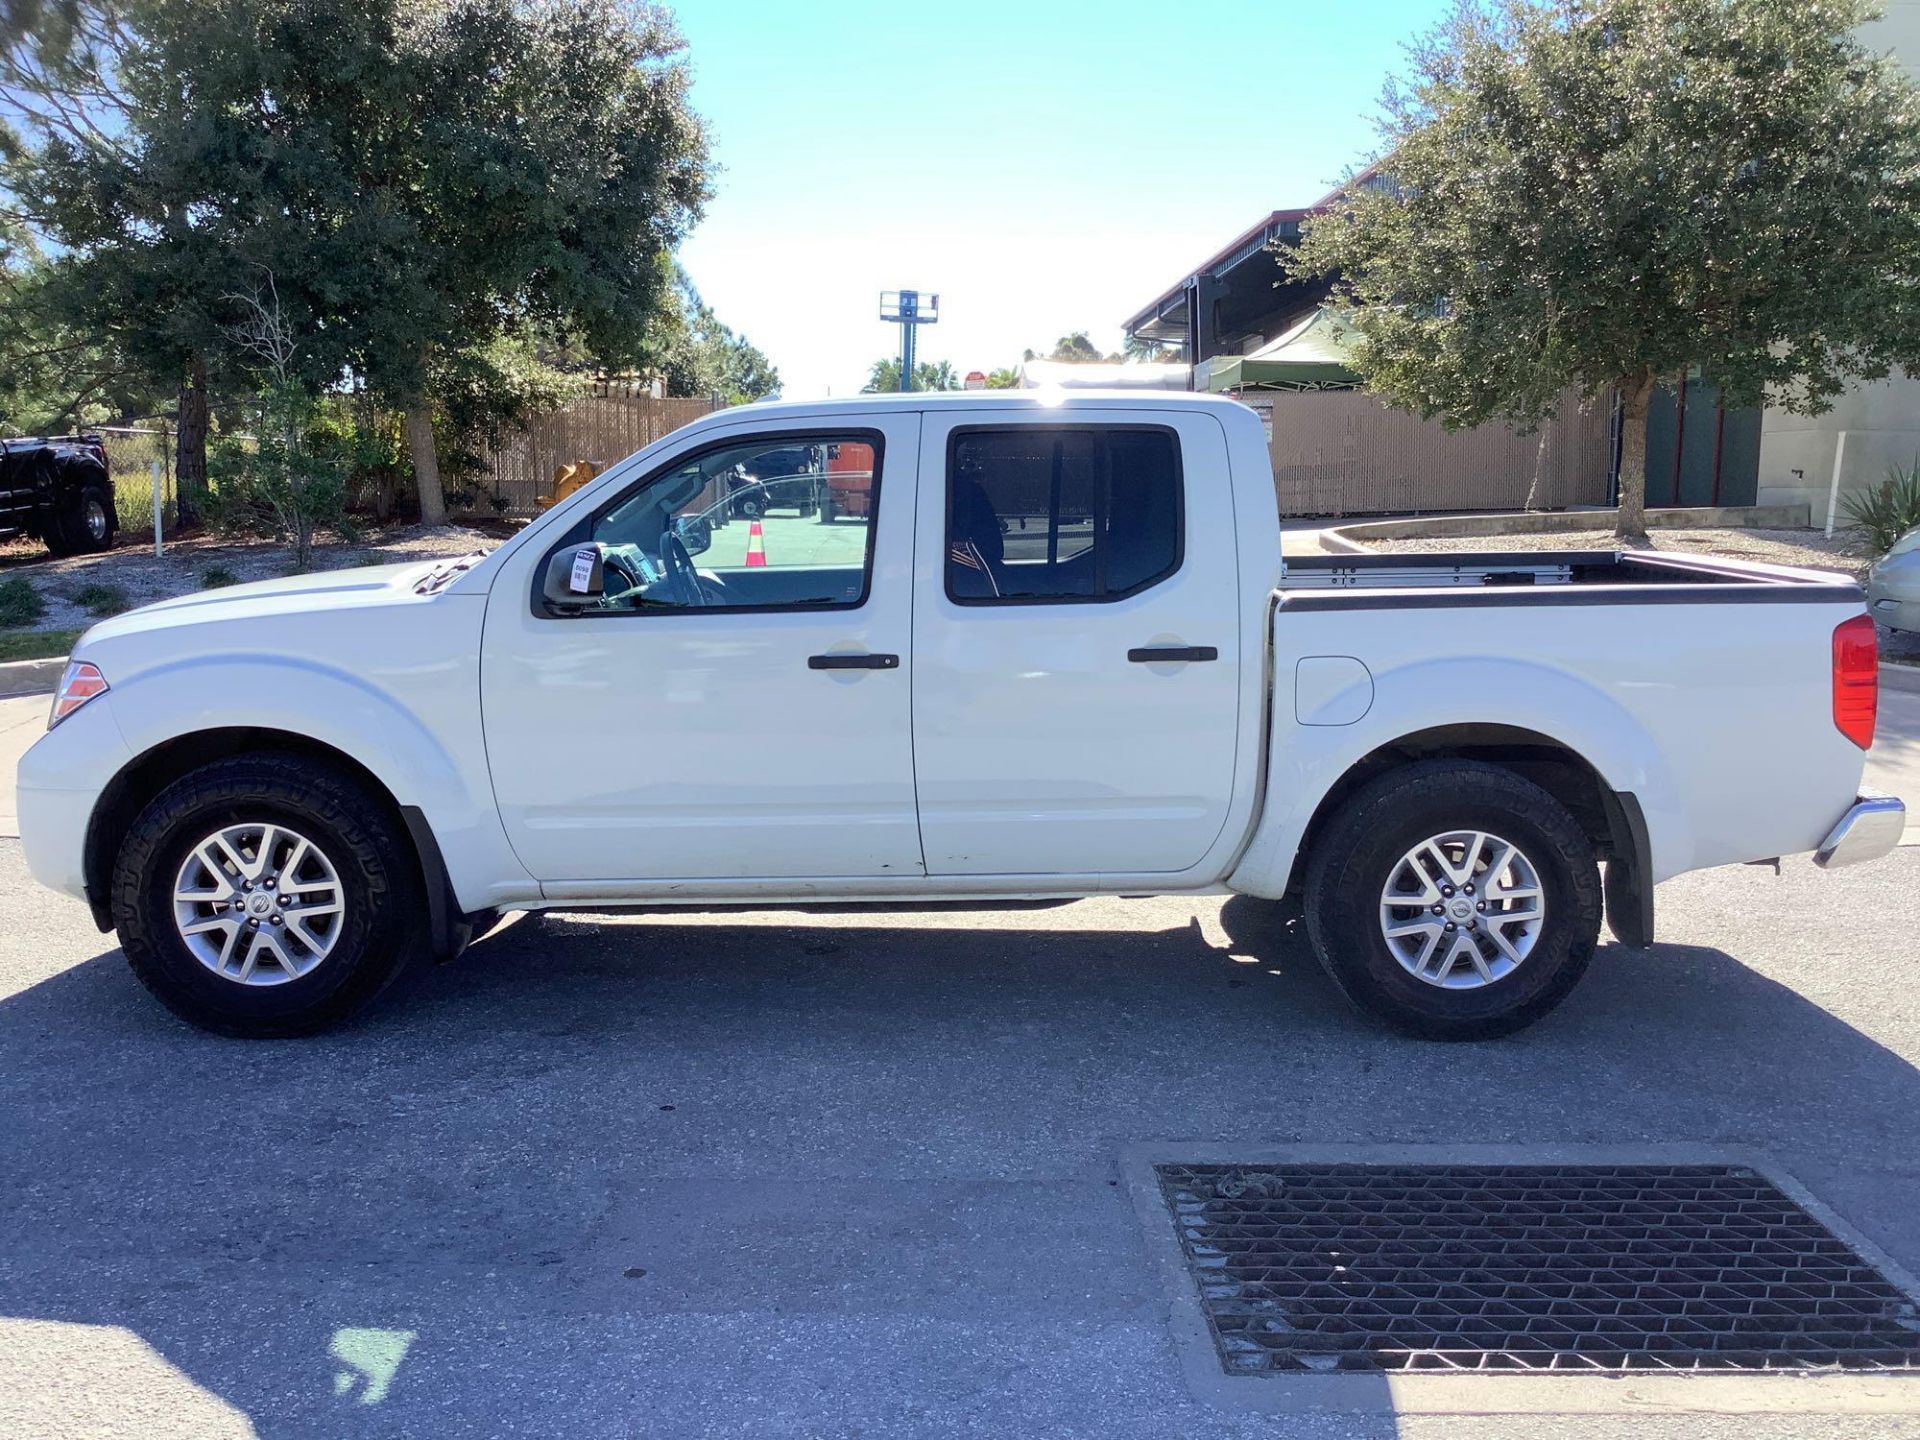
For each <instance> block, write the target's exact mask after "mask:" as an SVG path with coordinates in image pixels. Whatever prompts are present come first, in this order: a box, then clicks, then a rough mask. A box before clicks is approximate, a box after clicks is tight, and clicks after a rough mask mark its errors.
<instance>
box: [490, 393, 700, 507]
mask: <svg viewBox="0 0 1920 1440" xmlns="http://www.w3.org/2000/svg"><path fill="white" fill-rule="evenodd" d="M720 408H722V407H720V406H719V405H716V404H715V403H714V402H713V401H711V400H706V399H700V398H692V399H680V398H670V399H665V400H655V399H653V398H652V397H651V396H646V395H633V396H625V395H588V396H583V397H582V398H581V399H579V400H575V401H573V402H572V403H571V404H569V405H567V406H565V407H564V408H562V409H559V410H556V411H554V412H553V413H552V414H551V415H543V416H542V417H541V418H540V419H538V420H536V421H534V422H533V423H532V424H531V425H529V426H528V427H527V428H526V429H525V430H523V431H521V432H520V433H519V434H518V435H515V436H513V437H512V438H511V439H509V440H508V441H507V442H506V443H505V444H503V445H502V446H501V447H500V448H499V449H498V450H496V451H495V452H493V453H492V454H491V455H489V456H488V457H487V469H486V471H485V472H484V477H485V478H484V479H483V480H482V481H481V488H482V489H484V490H486V491H487V492H488V493H490V494H494V495H501V496H504V497H506V500H507V511H506V513H507V514H509V515H531V514H533V513H534V512H535V511H536V510H538V509H539V497H540V496H542V495H550V494H552V493H553V472H554V471H555V470H557V469H558V468H559V467H560V466H562V465H568V464H572V463H573V462H574V461H576V460H592V461H594V462H596V463H598V464H600V465H603V466H604V465H611V464H613V462H614V461H616V460H623V459H625V458H626V457H627V456H629V455H631V454H632V453H633V452H634V451H636V450H638V449H641V448H642V447H643V446H647V445H651V444H652V443H653V442H654V441H656V440H658V439H659V438H660V437H661V436H663V435H666V434H667V433H669V432H670V431H674V430H678V429H679V428H680V427H681V426H682V425H685V424H687V423H688V422H689V421H692V420H698V419H699V418H700V417H701V416H702V415H706V414H709V413H710V412H712V411H714V410H717V409H720Z"/></svg>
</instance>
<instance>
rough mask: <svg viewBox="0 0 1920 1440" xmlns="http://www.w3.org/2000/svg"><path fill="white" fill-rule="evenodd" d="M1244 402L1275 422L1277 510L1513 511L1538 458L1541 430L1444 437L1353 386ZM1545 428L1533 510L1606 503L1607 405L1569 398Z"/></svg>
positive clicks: (1487, 428) (1484, 429)
mask: <svg viewBox="0 0 1920 1440" xmlns="http://www.w3.org/2000/svg"><path fill="white" fill-rule="evenodd" d="M1241 399H1243V400H1245V401H1246V402H1247V403H1248V404H1250V405H1252V406H1253V407H1254V408H1255V409H1256V410H1259V411H1260V412H1261V414H1262V416H1263V417H1268V418H1270V420H1271V430H1270V449H1271V451H1272V454H1273V483H1274V488H1275V490H1276V491H1277V492H1278V494H1279V499H1280V513H1281V514H1283V515H1385V514H1407V513H1411V512H1416V511H1435V510H1519V509H1522V508H1524V507H1525V505H1526V500H1527V492H1528V490H1529V489H1530V488H1531V487H1532V485H1533V481H1534V467H1535V464H1536V463H1537V462H1538V461H1539V458H1540V436H1539V435H1538V434H1534V435H1516V434H1515V433H1514V432H1513V431H1512V430H1509V429H1507V428H1505V427H1504V426H1499V425H1483V426H1481V427H1480V428H1479V429H1478V430H1462V431H1457V432H1454V433H1451V434H1450V433H1448V432H1447V430H1446V429H1445V428H1444V427H1442V426H1441V425H1440V423H1439V422H1438V421H1430V420H1422V419H1420V418H1419V417H1418V416H1416V415H1409V414H1407V413H1406V412H1404V411H1400V410H1393V409H1389V408H1388V407H1387V406H1386V405H1384V404H1382V403H1381V402H1380V401H1379V400H1377V399H1375V398H1374V397H1373V396H1371V395H1367V394H1364V393H1362V392H1360V391H1356V390H1333V391H1325V390H1322V391H1306V392H1303V393H1298V394H1294V393H1286V392H1268V393H1260V392H1252V391H1250V392H1247V393H1246V394H1243V395H1242V396H1241ZM1546 432H1547V449H1546V456H1545V460H1544V464H1543V465H1542V469H1541V475H1540V487H1539V492H1538V494H1537V495H1536V496H1535V499H1534V504H1535V507H1536V508H1538V509H1543V510H1563V509H1566V508H1567V507H1569V506H1574V505H1604V504H1605V503H1606V501H1607V491H1608V481H1609V476H1610V473H1611V469H1612V455H1613V446H1612V439H1611V434H1610V424H1609V417H1608V415H1607V412H1606V410H1605V408H1604V407H1603V406H1592V407H1589V408H1588V409H1585V410H1583V409H1581V407H1580V406H1579V405H1578V404H1577V403H1575V402H1574V401H1573V399H1572V398H1571V397H1569V400H1568V403H1567V405H1566V406H1565V407H1564V408H1563V409H1562V411H1561V413H1560V416H1559V417H1558V418H1557V419H1555V420H1554V421H1552V422H1551V423H1550V424H1549V425H1548V426H1547V427H1546Z"/></svg>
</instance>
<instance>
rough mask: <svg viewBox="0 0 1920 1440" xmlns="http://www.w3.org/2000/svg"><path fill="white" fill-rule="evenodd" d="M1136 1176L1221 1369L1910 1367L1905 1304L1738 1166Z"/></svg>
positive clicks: (1294, 1169)
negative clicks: (1180, 1260)
mask: <svg viewBox="0 0 1920 1440" xmlns="http://www.w3.org/2000/svg"><path fill="white" fill-rule="evenodd" d="M1155 1170H1156V1173H1157V1175H1158V1178H1159V1181H1160V1187H1161V1192H1162V1194H1163V1195H1164V1196H1165V1198H1166V1201H1167V1204H1168V1205H1169V1206H1171V1207H1172V1210H1173V1214H1174V1221H1175V1224H1176V1225H1177V1227H1178V1229H1179V1235H1180V1244H1181V1248H1182V1250H1183V1251H1184V1252H1185V1256H1186V1260H1187V1263H1188V1265H1189V1266H1190V1267H1191V1268H1192V1271H1193V1274H1194V1277H1195V1279H1196V1281H1197V1283H1198V1285H1199V1290H1200V1303H1201V1308H1202V1310H1203V1311H1204V1312H1205V1314H1206V1317H1207V1321H1208V1324H1209V1325H1210V1326H1211V1328H1212V1331H1213V1338H1214V1343H1215V1345H1216V1347H1217V1348H1218V1350H1219V1353H1220V1362H1221V1364H1222V1365H1223V1366H1224V1367H1225V1369H1226V1370H1227V1372H1228V1373H1230V1374H1237V1375H1247V1374H1267V1373H1299V1372H1302V1371H1342V1372H1347V1371H1383V1370H1394V1371H1408V1370H1419V1371H1433V1370H1481V1371H1563V1372H1564V1371H1586V1372H1593V1371H1611V1372H1623V1371H1675V1370H1679V1371H1753V1370H1812V1369H1845V1370H1909V1369H1915V1368H1920V1314H1917V1313H1916V1309H1915V1305H1914V1302H1913V1300H1912V1299H1911V1298H1910V1297H1909V1296H1908V1295H1907V1294H1906V1293H1905V1292H1904V1291H1902V1290H1900V1289H1899V1288H1898V1287H1896V1286H1895V1285H1894V1284H1893V1283H1892V1282H1891V1281H1889V1280H1888V1279H1887V1278H1886V1277H1885V1276H1884V1275H1882V1274H1881V1273H1880V1272H1879V1271H1878V1270H1876V1269H1874V1268H1873V1267H1872V1266H1870V1265H1869V1264H1867V1262H1866V1261H1864V1260H1862V1259H1861V1258H1860V1256H1859V1255H1858V1254H1856V1253H1855V1251H1854V1250H1853V1249H1852V1248H1851V1247H1850V1246H1848V1245H1847V1244H1846V1243H1845V1242H1844V1241H1842V1240H1841V1239H1840V1238H1839V1237H1838V1236H1836V1235H1834V1234H1833V1233H1832V1232H1831V1231H1830V1230H1828V1229H1827V1228H1826V1227H1825V1226H1824V1225H1822V1224H1821V1223H1820V1222H1819V1221H1818V1220H1815V1219H1814V1218H1813V1216H1811V1215H1809V1214H1808V1213H1807V1212H1806V1211H1805V1210H1803V1209H1801V1208H1800V1206H1798V1205H1797V1204H1795V1203H1794V1202H1793V1201H1792V1200H1790V1199H1789V1198H1788V1197H1787V1196H1786V1195H1784V1194H1782V1193H1781V1192H1780V1190H1779V1189H1777V1188H1776V1187H1775V1186H1774V1185H1772V1184H1771V1183H1770V1182H1768V1181H1767V1180H1765V1179H1763V1178H1762V1177H1761V1176H1759V1175H1758V1174H1756V1173H1755V1172H1753V1171H1751V1170H1747V1169H1742V1168H1739V1167H1732V1166H1669V1165H1605V1166H1584V1165H1582V1166H1544V1165H1542V1166H1531V1165H1527V1166H1509V1165H1501V1166H1470V1165H1459V1166H1455V1165H1404V1166H1400V1165H1396V1166H1373V1165H1273V1166H1242V1165H1159V1166H1156V1167H1155Z"/></svg>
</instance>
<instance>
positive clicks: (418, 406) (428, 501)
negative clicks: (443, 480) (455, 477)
mask: <svg viewBox="0 0 1920 1440" xmlns="http://www.w3.org/2000/svg"><path fill="white" fill-rule="evenodd" d="M403 423H404V425H405V428H406V432H407V451H408V453H409V454H411V455H412V456H413V481H414V484H415V485H416V486H417V487H418V488H419V491H420V523H421V524H422V525H444V524H446V523H447V497H446V493H445V492H444V491H443V490H441V488H440V460H439V457H438V456H437V455H436V454H435V453H434V449H433V408H432V407H431V406H430V405H429V404H428V403H427V402H426V401H425V400H424V399H422V400H416V401H414V402H413V404H411V405H409V406H408V407H407V412H406V418H405V420H404V422H403Z"/></svg>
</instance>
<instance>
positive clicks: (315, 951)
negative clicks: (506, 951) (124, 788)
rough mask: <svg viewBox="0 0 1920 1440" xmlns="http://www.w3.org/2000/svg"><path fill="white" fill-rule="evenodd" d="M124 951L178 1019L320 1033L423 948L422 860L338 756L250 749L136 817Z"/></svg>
mask: <svg viewBox="0 0 1920 1440" xmlns="http://www.w3.org/2000/svg"><path fill="white" fill-rule="evenodd" d="M111 903H112V910H113V919H114V924H115V926H116V928H117V929H118V930H119V932H120V944H121V947H122V948H123V949H124V950H125V952H126V956H127V963H128V964H129V965H130V966H131V967H132V969H133V973H134V975H135V976H136V977H138V978H139V980H140V983H141V984H143V985H145V986H146V987H147V989H148V990H150V991H151V992H152V993H153V994H154V996H155V997H156V998H157V999H158V1000H159V1001H160V1003H161V1004H163V1005H165V1006H166V1007H167V1008H168V1009H169V1010H171V1011H173V1013H174V1014H176V1015H178V1016H179V1017H180V1018H181V1019H183V1020H185V1021H187V1022H188V1023H189V1024H192V1025H196V1026H198V1027H200V1028H201V1029H203V1030H211V1031H213V1032H215V1033H217V1034H221V1035H232V1036H239V1037H245V1038H271V1037H281V1036H292V1035H308V1034H312V1033H314V1032H316V1031H320V1030H325V1029H328V1028H330V1027H332V1026H334V1025H337V1024H339V1023H341V1022H342V1021H344V1020H346V1019H347V1018H348V1017H349V1016H351V1015H353V1014H354V1013H355V1012H357V1011H359V1010H360V1009H362V1008H363V1007H364V1006H366V1005H367V1004H368V1003H369V1002H370V1001H372V1000H373V999H374V997H375V996H377V995H378V994H379V993H380V992H381V991H382V990H384V989H385V988H386V987H387V986H388V985H390V984H392V983H393V981H394V980H396V979H397V978H398V977H399V976H400V975H401V974H402V973H403V972H404V971H406V970H407V969H408V968H409V967H411V966H412V965H413V964H414V963H416V962H417V961H418V960H419V959H420V958H421V957H422V956H423V955H424V954H425V953H426V950H427V939H426V935H425V933H424V928H423V926H422V925H421V923H420V917H421V916H422V915H423V914H424V913H425V906H424V904H423V896H422V894H421V880H420V872H419V865H418V861H417V860H416V859H415V857H414V855H413V853H412V850H411V849H410V848H409V846H408V844H407V841H406V839H405V837H404V834H403V832H402V831H401V829H400V827H399V825H398V823H397V821H396V820H395V818H394V817H393V816H392V815H391V814H390V812H389V808H388V807H387V806H386V805H385V804H384V803H383V802H382V801H381V800H380V798H378V797H376V796H375V795H374V794H373V793H372V792H371V791H370V790H369V789H368V788H367V787H366V785H365V784H364V783H363V782H361V781H360V780H359V779H358V778H356V777H355V776H353V775H351V774H350V773H348V772H347V771H346V770H344V769H343V768H341V767H338V766H335V765H331V764H328V763H325V762H323V761H319V760H314V759H309V758H306V757H303V756H295V755H272V754H260V755H246V756H240V757H236V758H234V759H230V760H221V761H217V762H215V763H213V764H211V765H206V766H203V767H202V768H200V769H198V770H195V771H192V772H191V773H189V774H187V775H186V776H184V777H182V778H181V779H179V780H177V781H175V782H174V783H173V784H172V785H170V786H168V787H167V788H166V789H165V790H163V791H161V792H160V794H159V795H157V796H156V797H155V798H154V799H153V800H152V801H150V802H149V803H148V804H147V806H146V807H145V808H144V809H143V810H142V811H141V812H140V813H139V815H138V816H136V817H135V819H134V822H133V824H132V826H131V827H130V828H129V830H128V832H127V836H126V839H125V840H124V841H123V842H122V844H121V847H120V853H119V856H118V857H117V859H116V861H115V864H114V871H113V882H112V892H111Z"/></svg>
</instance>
